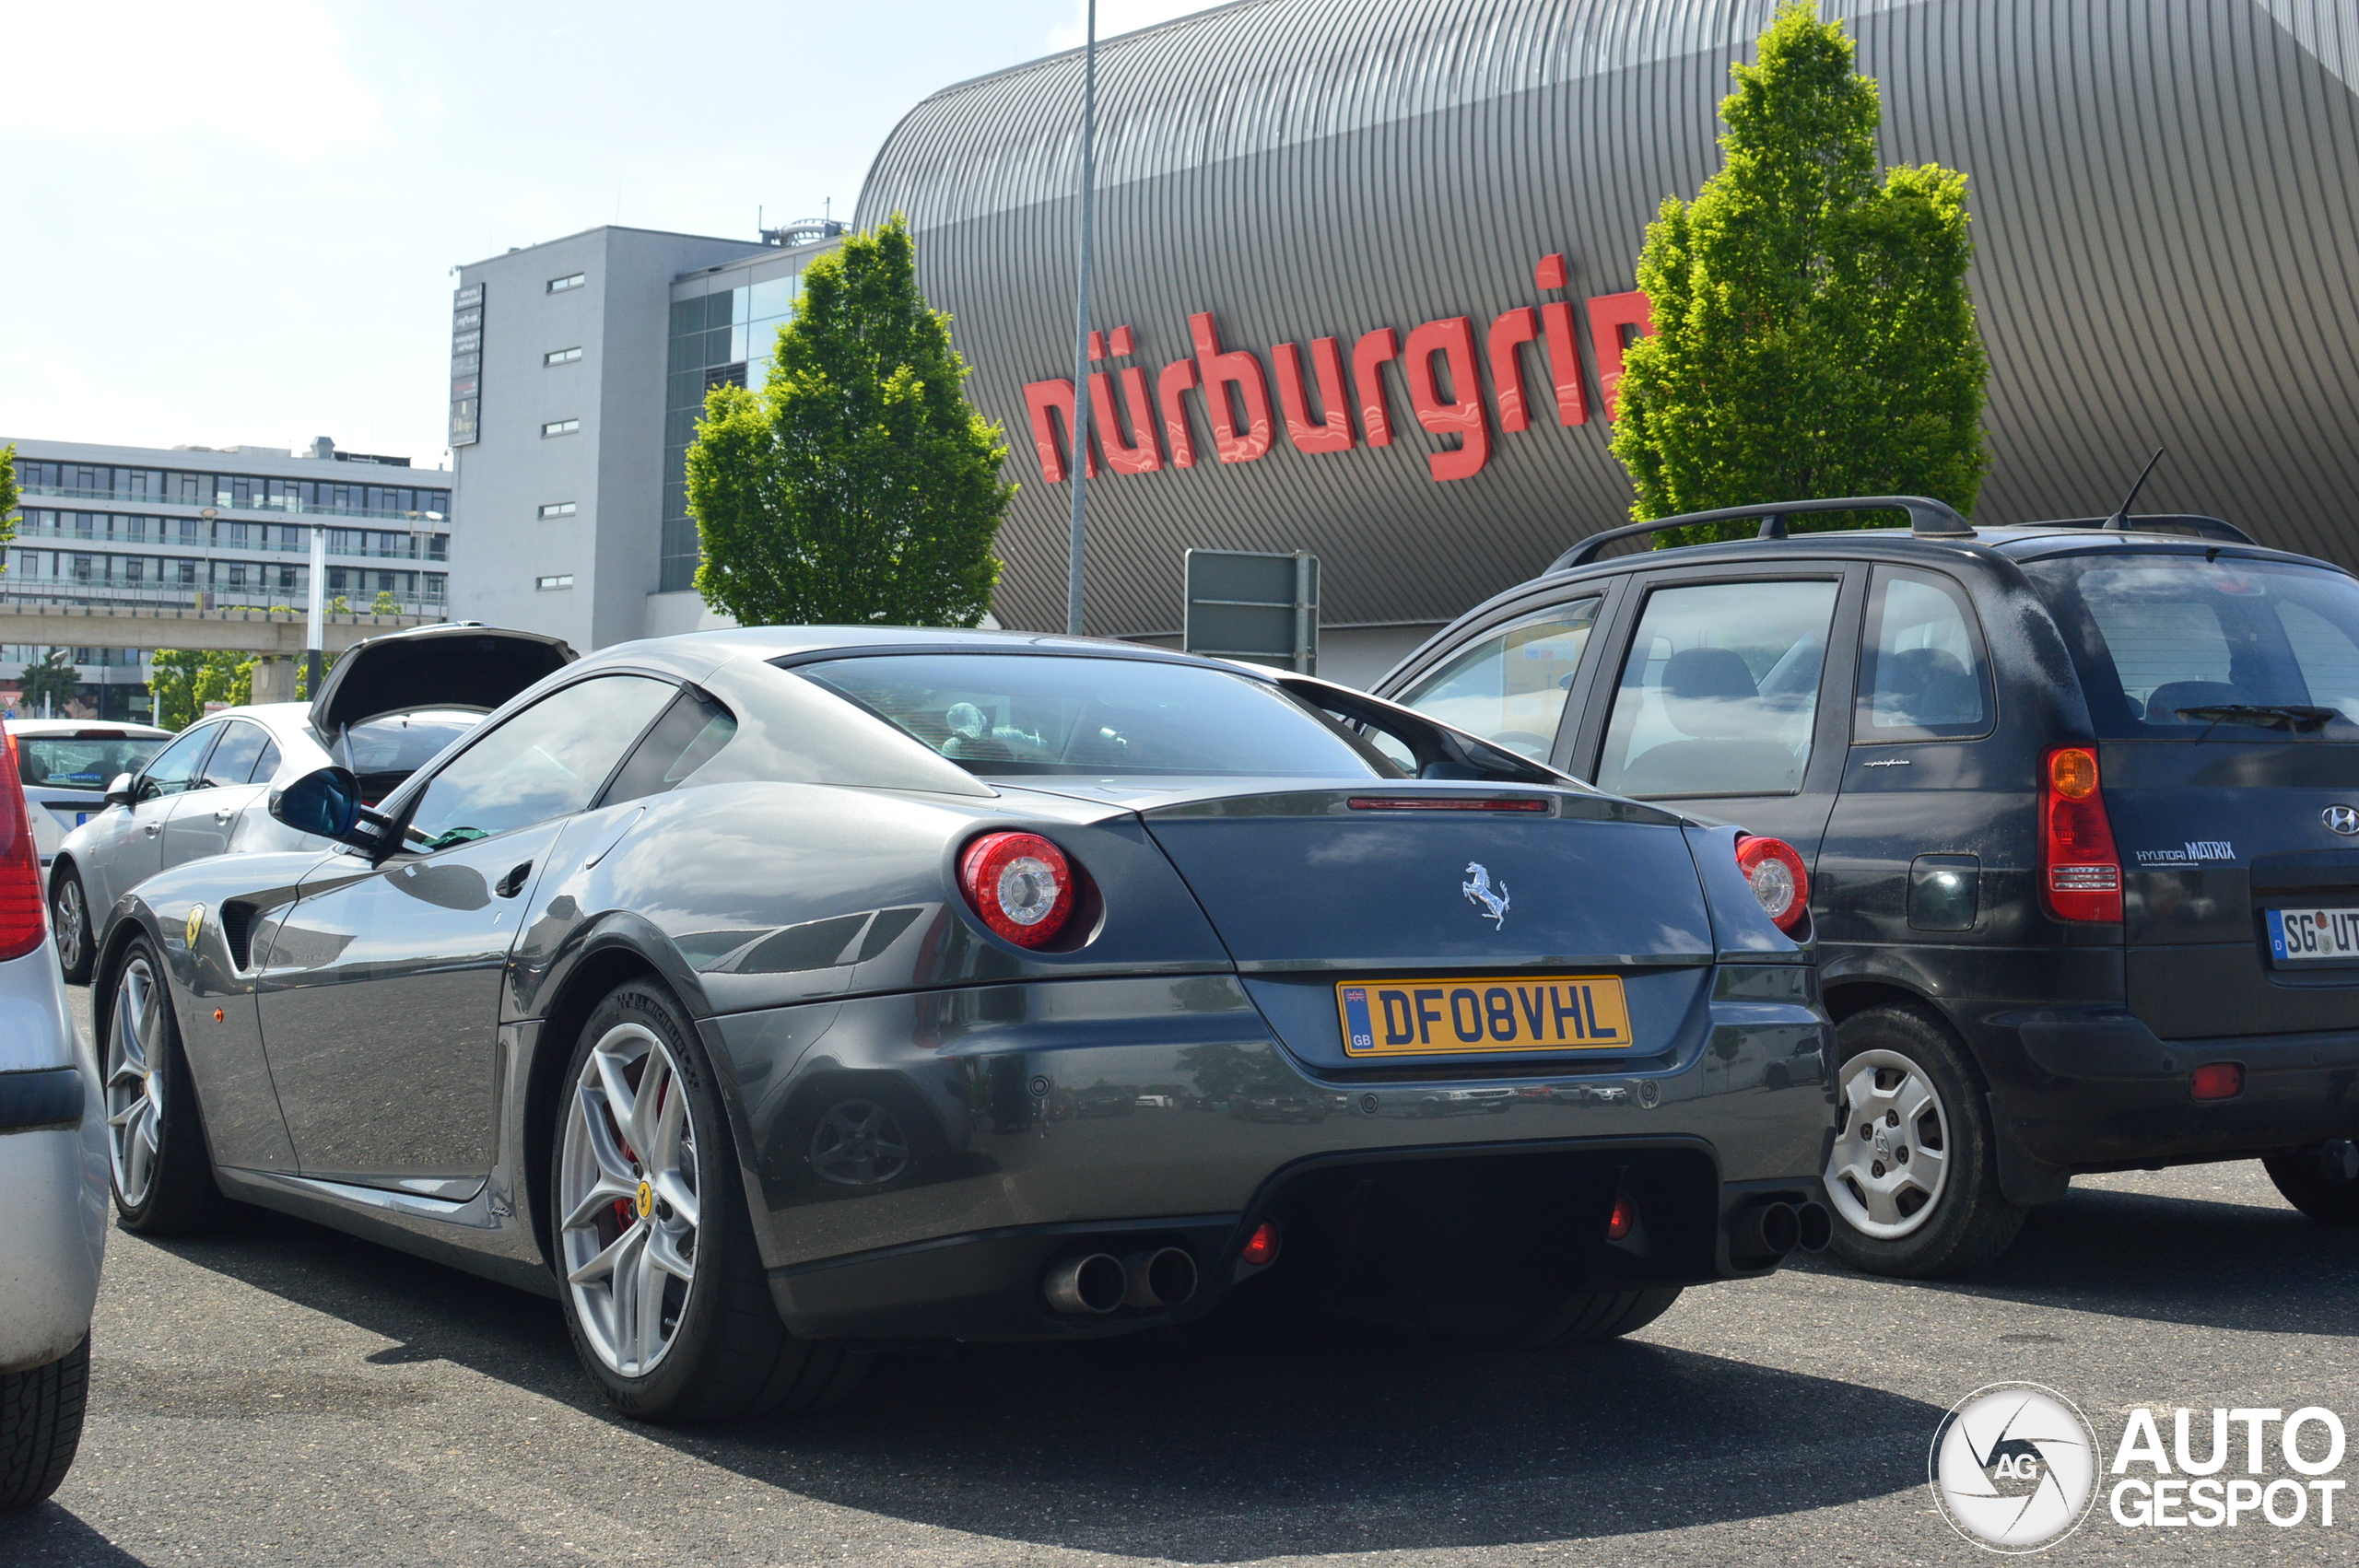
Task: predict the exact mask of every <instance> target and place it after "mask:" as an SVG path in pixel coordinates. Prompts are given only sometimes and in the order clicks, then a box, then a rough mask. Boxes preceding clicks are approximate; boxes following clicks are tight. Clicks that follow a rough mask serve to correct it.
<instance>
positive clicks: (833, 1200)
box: [706, 975, 1833, 1338]
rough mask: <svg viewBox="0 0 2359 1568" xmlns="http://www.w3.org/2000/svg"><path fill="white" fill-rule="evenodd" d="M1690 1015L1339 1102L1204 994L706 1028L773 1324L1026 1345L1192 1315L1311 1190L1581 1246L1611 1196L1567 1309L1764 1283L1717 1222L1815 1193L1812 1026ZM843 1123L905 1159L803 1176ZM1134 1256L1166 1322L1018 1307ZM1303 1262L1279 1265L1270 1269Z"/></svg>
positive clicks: (1050, 988) (1065, 988) (1345, 1095)
mask: <svg viewBox="0 0 2359 1568" xmlns="http://www.w3.org/2000/svg"><path fill="white" fill-rule="evenodd" d="M1696 1012H1697V1014H1698V1016H1697V1017H1696V1019H1695V1020H1693V1021H1692V1023H1693V1026H1692V1027H1691V1028H1689V1029H1687V1030H1684V1031H1683V1036H1682V1037H1683V1039H1684V1045H1683V1046H1682V1047H1678V1048H1674V1049H1673V1050H1672V1051H1669V1052H1666V1053H1665V1054H1664V1055H1662V1056H1660V1057H1655V1058H1648V1059H1641V1060H1637V1061H1625V1062H1614V1063H1603V1064H1601V1065H1600V1066H1599V1068H1598V1069H1597V1070H1595V1071H1583V1072H1579V1073H1570V1072H1566V1073H1562V1074H1560V1075H1557V1076H1545V1077H1543V1076H1517V1077H1485V1078H1468V1079H1461V1080H1441V1079H1436V1080H1431V1081H1416V1082H1402V1081H1395V1080H1387V1081H1385V1082H1348V1083H1345V1082H1324V1081H1322V1080H1320V1079H1317V1078H1314V1077H1312V1076H1311V1075H1310V1074H1309V1073H1308V1072H1307V1071H1304V1070H1303V1069H1302V1068H1300V1067H1299V1066H1298V1065H1297V1063H1296V1062H1295V1061H1294V1059H1292V1058H1291V1057H1290V1056H1288V1055H1287V1053H1286V1052H1285V1050H1284V1049H1283V1048H1282V1047H1279V1046H1278V1044H1277V1043H1276V1041H1275V1040H1274V1038H1273V1036H1272V1034H1271V1032H1270V1030H1269V1029H1268V1027H1267V1025H1266V1024H1264V1023H1263V1021H1262V1017H1261V1015H1260V1013H1259V1012H1256V1011H1255V1010H1254V1008H1253V1006H1252V1004H1251V1002H1250V1000H1248V999H1247V998H1246V995H1245V993H1244V991H1243V989H1241V988H1240V987H1239V986H1238V983H1237V982H1236V980H1235V979H1234V978H1233V977H1227V976H1220V975H1205V976H1194V977H1180V978H1162V979H1155V980H1089V981H1062V982H1053V983H1047V984H1030V985H1010V986H993V987H981V988H973V989H962V990H957V991H943V992H929V993H918V994H913V995H900V996H890V997H874V998H863V999H857V1000H848V1001H843V1002H827V1003H818V1004H813V1005H808V1006H802V1007H794V1008H783V1009H777V1010H772V1011H768V1012H756V1013H746V1014H738V1015H733V1016H729V1017H723V1018H719V1019H715V1020H711V1021H710V1022H709V1023H708V1024H707V1025H706V1030H707V1039H708V1042H709V1044H710V1046H711V1047H712V1054H713V1056H714V1058H715V1059H716V1061H717V1062H718V1063H720V1064H721V1065H722V1070H723V1074H724V1078H725V1079H726V1080H728V1082H726V1083H725V1085H724V1086H725V1087H726V1088H727V1089H728V1091H729V1094H730V1100H731V1106H732V1112H733V1118H734V1120H735V1122H736V1129H737V1133H738V1141H739V1147H740V1149H741V1152H742V1153H743V1156H744V1164H745V1170H746V1174H747V1178H748V1187H749V1189H750V1190H751V1192H752V1193H753V1195H754V1205H753V1207H754V1211H755V1223H756V1227H757V1235H758V1236H759V1238H760V1242H761V1245H762V1248H763V1253H764V1258H765V1261H766V1263H767V1264H768V1265H769V1270H770V1275H771V1279H772V1283H773V1291H774V1293H775V1295H776V1297H777V1299H778V1303H779V1306H780V1312H781V1314H782V1315H783V1316H785V1317H786V1319H787V1320H788V1322H789V1323H790V1324H791V1325H792V1326H794V1327H795V1328H798V1329H799V1330H801V1331H804V1332H806V1333H814V1334H827V1335H840V1336H849V1337H878V1338H898V1337H947V1338H1028V1337H1064V1336H1070V1335H1076V1334H1088V1333H1101V1332H1117V1331H1121V1330H1123V1329H1128V1328H1144V1327H1148V1326H1151V1325H1152V1324H1155V1323H1159V1322H1168V1321H1177V1320H1179V1319H1180V1318H1183V1317H1187V1316H1196V1315H1198V1314H1200V1313H1202V1312H1203V1311H1208V1310H1210V1309H1211V1307H1212V1306H1214V1305H1216V1304H1217V1303H1218V1302H1219V1301H1220V1300H1221V1299H1222V1298H1223V1297H1224V1296H1225V1295H1226V1292H1227V1291H1228V1290H1229V1289H1230V1288H1231V1287H1232V1286H1233V1285H1235V1284H1238V1283H1239V1282H1241V1281H1243V1280H1245V1279H1248V1278H1250V1277H1253V1274H1254V1272H1255V1271H1254V1270H1250V1268H1247V1269H1244V1270H1243V1271H1242V1272H1240V1265H1239V1264H1238V1249H1239V1248H1240V1247H1241V1246H1242V1245H1243V1242H1244V1239H1245V1237H1246V1236H1247V1235H1249V1234H1250V1231H1251V1230H1252V1228H1253V1226H1254V1225H1255V1224H1257V1223H1259V1222H1260V1220H1261V1218H1262V1217H1267V1216H1273V1215H1276V1216H1281V1217H1283V1216H1285V1215H1289V1214H1291V1215H1294V1216H1296V1217H1297V1218H1296V1219H1290V1220H1288V1223H1289V1225H1293V1224H1295V1223H1297V1220H1299V1222H1300V1223H1304V1224H1306V1225H1309V1226H1310V1228H1311V1230H1323V1231H1324V1232H1334V1233H1335V1234H1340V1231H1339V1230H1338V1229H1337V1223H1331V1219H1332V1212H1331V1211H1332V1210H1333V1209H1334V1205H1335V1203H1336V1202H1337V1201H1339V1199H1337V1198H1336V1196H1335V1192H1336V1190H1337V1183H1339V1182H1342V1183H1344V1184H1346V1185H1351V1184H1356V1186H1357V1188H1370V1187H1371V1184H1372V1185H1373V1187H1374V1188H1385V1189H1387V1190H1391V1188H1395V1187H1397V1188H1400V1190H1402V1191H1407V1192H1414V1190H1415V1188H1417V1186H1418V1184H1419V1182H1423V1181H1427V1180H1428V1178H1430V1182H1432V1183H1448V1182H1458V1183H1461V1185H1464V1184H1471V1185H1466V1186H1465V1190H1468V1191H1485V1190H1491V1188H1485V1185H1484V1184H1486V1183H1488V1184H1493V1187H1495V1188H1496V1190H1497V1191H1499V1192H1502V1193H1506V1194H1509V1195H1511V1196H1512V1197H1513V1199H1515V1200H1516V1201H1518V1202H1521V1201H1525V1200H1526V1199H1533V1200H1537V1201H1539V1202H1540V1204H1541V1209H1540V1211H1538V1214H1539V1218H1538V1220H1537V1221H1536V1222H1535V1223H1539V1224H1541V1225H1542V1226H1543V1228H1544V1227H1556V1226H1561V1227H1563V1228H1564V1230H1565V1234H1567V1235H1577V1236H1578V1237H1579V1238H1580V1241H1581V1246H1583V1247H1587V1246H1588V1245H1589V1240H1590V1238H1592V1236H1593V1237H1594V1238H1595V1239H1598V1240H1600V1241H1602V1233H1603V1228H1604V1219H1605V1215H1606V1213H1607V1212H1608V1211H1610V1209H1611V1207H1612V1205H1613V1201H1614V1196H1615V1193H1616V1191H1617V1190H1621V1191H1626V1192H1628V1193H1629V1194H1630V1195H1631V1196H1632V1197H1633V1199H1634V1201H1635V1202H1636V1203H1637V1208H1638V1211H1639V1214H1640V1216H1641V1220H1642V1223H1643V1227H1644V1232H1645V1234H1644V1235H1640V1236H1639V1237H1637V1240H1636V1241H1635V1242H1634V1243H1631V1244H1629V1245H1625V1246H1621V1247H1619V1248H1617V1249H1615V1250H1614V1251H1613V1252H1611V1253H1598V1254H1596V1255H1595V1256H1591V1255H1590V1252H1588V1251H1583V1252H1581V1253H1580V1255H1579V1259H1578V1260H1577V1262H1576V1263H1570V1264H1567V1265H1566V1268H1567V1270H1571V1272H1569V1273H1562V1274H1561V1275H1560V1277H1559V1278H1558V1280H1557V1283H1559V1284H1562V1285H1565V1286H1566V1287H1567V1288H1568V1289H1591V1288H1594V1289H1610V1288H1616V1286H1617V1282H1618V1283H1619V1288H1636V1285H1637V1284H1640V1283H1653V1284H1672V1283H1677V1284H1688V1283H1696V1282H1701V1281H1708V1280H1716V1279H1731V1278H1745V1277H1751V1276H1754V1275H1757V1274H1760V1273H1764V1272H1766V1271H1768V1270H1769V1269H1771V1268H1774V1267H1775V1260H1774V1259H1768V1258H1741V1257H1732V1256H1731V1247H1730V1244H1729V1241H1728V1236H1729V1232H1730V1223H1731V1217H1732V1216H1733V1215H1734V1214H1735V1213H1736V1212H1737V1211H1740V1210H1742V1209H1743V1208H1744V1207H1746V1206H1747V1205H1749V1204H1754V1203H1758V1202H1762V1201H1766V1200H1767V1199H1770V1198H1772V1197H1776V1198H1778V1199H1785V1200H1789V1201H1792V1200H1800V1199H1814V1198H1816V1197H1818V1196H1819V1192H1818V1179H1819V1173H1820V1171H1821V1170H1822V1169H1823V1168H1824V1162H1825V1148H1826V1140H1827V1139H1828V1137H1829V1136H1830V1135H1831V1132H1832V1121H1833V1118H1832V1105H1833V1099H1832V1094H1833V1091H1832V1087H1831V1083H1830V1077H1829V1073H1828V1063H1829V1061H1830V1059H1831V1052H1832V1045H1833V1040H1832V1032H1831V1030H1830V1029H1829V1028H1828V1027H1827V1025H1826V1024H1825V1019H1824V1016H1823V1014H1821V1013H1819V1012H1817V1011H1816V1010H1815V1009H1814V1008H1810V1007H1804V1006H1793V1005H1778V1004H1769V1003H1762V1002H1752V1001H1747V1002H1743V1003H1731V1002H1725V1001H1712V1002H1709V1003H1708V1004H1702V1005H1699V1006H1698V1008H1697V1010H1696ZM1608 1069H1619V1071H1608ZM841 1106H872V1107H880V1108H882V1109H883V1110H884V1111H885V1112H886V1113H887V1114H888V1115H889V1116H890V1117H891V1118H892V1121H893V1123H894V1125H895V1127H896V1128H897V1129H898V1130H899V1131H900V1132H901V1133H902V1134H903V1135H904V1136H903V1138H902V1139H901V1143H902V1145H903V1146H905V1147H906V1148H907V1150H908V1155H907V1158H906V1163H905V1164H900V1165H899V1166H898V1167H896V1168H893V1169H892V1170H891V1171H890V1174H887V1167H888V1166H890V1165H891V1164H892V1162H891V1161H890V1160H887V1161H886V1162H884V1163H878V1162H876V1161H874V1160H872V1161H871V1162H870V1163H869V1165H868V1167H867V1169H866V1172H865V1176H864V1177H863V1171H862V1170H861V1169H860V1168H858V1167H857V1165H856V1164H846V1163H843V1162H841V1161H835V1162H831V1161H830V1160H829V1158H828V1141H829V1138H830V1136H831V1135H830V1134H829V1133H828V1132H827V1130H826V1129H827V1124H828V1122H829V1113H830V1111H831V1110H833V1109H835V1108H837V1107H841ZM868 1117H869V1112H868V1111H865V1110H856V1111H853V1112H851V1113H848V1115H847V1116H846V1117H838V1118H837V1123H838V1125H842V1124H844V1123H845V1122H847V1121H863V1120H866V1119H867V1118H868ZM1421 1162H1423V1163H1427V1164H1420V1163H1421ZM1431 1162H1440V1164H1431ZM1411 1166H1418V1173H1419V1174H1418V1175H1417V1176H1416V1179H1414V1180H1411V1179H1409V1178H1408V1177H1407V1176H1404V1175H1403V1173H1405V1172H1408V1171H1409V1169H1410V1167H1411ZM1344 1171H1349V1172H1351V1173H1355V1174H1353V1175H1351V1176H1348V1177H1345V1176H1333V1175H1330V1174H1328V1173H1332V1172H1344ZM1601 1205H1602V1206H1601ZM1476 1207H1479V1208H1489V1207H1494V1205H1490V1204H1478V1205H1476ZM1314 1209H1315V1210H1316V1211H1317V1215H1318V1216H1320V1217H1316V1218H1303V1217H1304V1216H1310V1215H1312V1213H1313V1211H1314ZM1590 1210H1594V1211H1595V1212H1594V1213H1593V1214H1592V1213H1591V1212H1590ZM1404 1224H1405V1226H1406V1228H1407V1229H1412V1230H1414V1229H1415V1228H1416V1222H1415V1221H1414V1219H1413V1220H1411V1221H1409V1222H1404ZM1378 1228H1379V1229H1382V1228H1383V1227H1381V1226H1379V1227H1378ZM1394 1228H1395V1229H1399V1228H1402V1227H1400V1226H1396V1227H1394ZM1471 1228H1473V1227H1470V1229H1471ZM1305 1235H1309V1231H1306V1232H1305ZM1149 1243H1152V1244H1154V1245H1156V1246H1161V1245H1176V1246H1182V1247H1183V1248H1185V1249H1186V1250H1188V1251H1189V1252H1190V1254H1191V1258H1193V1259H1194V1261H1195V1263H1196V1266H1197V1270H1198V1277H1199V1280H1200V1281H1202V1282H1201V1285H1200V1288H1199V1290H1198V1291H1197V1293H1196V1294H1195V1295H1194V1296H1193V1297H1191V1299H1190V1300H1189V1302H1188V1303H1187V1304H1186V1305H1185V1306H1184V1307H1181V1308H1179V1309H1176V1310H1168V1311H1163V1312H1157V1313H1144V1314H1141V1313H1132V1312H1128V1311H1125V1312H1122V1313H1118V1314H1113V1315H1109V1316H1106V1317H1102V1318H1097V1317H1092V1318H1079V1319H1076V1318H1074V1317H1070V1316H1059V1315H1057V1314H1055V1313H1053V1312H1051V1311H1050V1309H1049V1308H1048V1307H1047V1306H1046V1305H1045V1303H1044V1301H1043V1299H1042V1296H1041V1290H1040V1280H1041V1275H1042V1272H1043V1271H1044V1270H1046V1269H1047V1268H1048V1266H1049V1265H1050V1263H1051V1262H1053V1261H1055V1260H1056V1259H1057V1258H1059V1257H1060V1256H1062V1254H1064V1253H1066V1252H1069V1251H1073V1250H1074V1249H1080V1250H1082V1251H1092V1250H1119V1249H1121V1248H1124V1247H1134V1246H1145V1245H1148V1244H1149ZM1305 1256H1307V1254H1306V1253H1305V1252H1304V1251H1303V1250H1302V1249H1300V1248H1295V1247H1292V1246H1290V1248H1289V1254H1288V1256H1287V1257H1286V1258H1282V1259H1281V1260H1280V1262H1279V1263H1278V1264H1277V1265H1276V1266H1275V1269H1276V1270H1285V1269H1287V1268H1288V1267H1289V1266H1290V1265H1294V1266H1297V1267H1308V1265H1304V1264H1300V1263H1299V1261H1298V1260H1299V1259H1300V1258H1303V1257H1305ZM1568 1256H1569V1255H1568ZM1273 1277H1274V1273H1273Z"/></svg>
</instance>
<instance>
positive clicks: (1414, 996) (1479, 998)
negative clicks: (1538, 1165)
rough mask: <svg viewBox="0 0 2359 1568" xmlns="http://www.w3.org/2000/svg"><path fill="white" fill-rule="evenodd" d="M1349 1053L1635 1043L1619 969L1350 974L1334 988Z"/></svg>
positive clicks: (1576, 1047)
mask: <svg viewBox="0 0 2359 1568" xmlns="http://www.w3.org/2000/svg"><path fill="white" fill-rule="evenodd" d="M1335 1011H1336V1012H1337V1014H1339V1015H1340V1016H1341V1018H1342V1019H1343V1024H1344V1055H1346V1056H1356V1057H1365V1056H1431V1055H1434V1054H1436V1053H1437V1052H1444V1051H1456V1052H1466V1051H1561V1050H1622V1051H1625V1050H1628V1049H1629V1048H1630V1009H1629V1007H1628V1005H1627V1003H1626V1002H1625V1000H1624V999H1623V996H1622V981H1621V978H1620V977H1618V976H1614V975H1542V976H1537V977H1533V978H1531V979H1515V980H1500V979H1475V980H1393V981H1385V980H1350V981H1346V982H1345V983H1344V984H1343V985H1340V986H1337V987H1336V988H1335Z"/></svg>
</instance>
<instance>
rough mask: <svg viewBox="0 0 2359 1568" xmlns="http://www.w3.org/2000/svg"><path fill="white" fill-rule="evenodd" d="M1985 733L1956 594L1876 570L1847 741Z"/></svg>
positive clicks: (1974, 660)
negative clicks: (1858, 697) (1857, 704)
mask: <svg viewBox="0 0 2359 1568" xmlns="http://www.w3.org/2000/svg"><path fill="white" fill-rule="evenodd" d="M1989 728H1990V674H1989V668H1988V665H1987V661H1986V660H1985V659H1984V657H1983V653H1982V638H1981V633H1980V631H1979V629H1978V627H1977V626H1976V625H1975V616H1974V611H1973V608H1972V606H1970V605H1969V604H1967V603H1966V595H1965V593H1964V591H1961V590H1960V589H1959V588H1958V586H1957V584H1955V583H1954V582H1952V581H1950V580H1949V579H1947V578H1944V577H1940V576H1936V575H1935V574H1933V573H1931V572H1920V571H1911V570H1909V569H1907V568H1901V567H1879V568H1876V576H1875V590H1874V592H1873V593H1872V595H1871V597H1870V598H1869V601H1868V635H1867V636H1866V638H1864V639H1862V642H1861V647H1860V700H1859V706H1858V708H1857V709H1856V710H1855V713H1854V716H1853V720H1852V738H1853V739H1854V740H1857V741H1862V742H1891V741H1926V740H1946V739H1957V738H1961V737H1965V736H1970V735H1980V734H1985V733H1987V732H1989Z"/></svg>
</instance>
